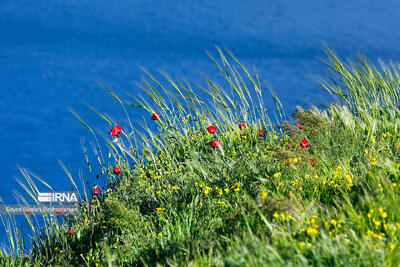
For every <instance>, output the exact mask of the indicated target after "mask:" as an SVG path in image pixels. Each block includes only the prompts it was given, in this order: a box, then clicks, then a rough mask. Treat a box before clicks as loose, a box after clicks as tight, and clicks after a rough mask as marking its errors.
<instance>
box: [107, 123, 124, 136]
mask: <svg viewBox="0 0 400 267" xmlns="http://www.w3.org/2000/svg"><path fill="white" fill-rule="evenodd" d="M108 133H109V134H111V136H117V137H121V126H118V125H114V126H113V127H112V128H111V130H110V131H109V132H108Z"/></svg>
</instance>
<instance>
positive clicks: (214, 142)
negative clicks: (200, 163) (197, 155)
mask: <svg viewBox="0 0 400 267" xmlns="http://www.w3.org/2000/svg"><path fill="white" fill-rule="evenodd" d="M210 146H212V147H213V148H219V147H220V146H222V143H221V141H218V140H213V141H211V142H210Z"/></svg>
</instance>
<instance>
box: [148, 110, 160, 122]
mask: <svg viewBox="0 0 400 267" xmlns="http://www.w3.org/2000/svg"><path fill="white" fill-rule="evenodd" d="M159 118H160V115H158V113H157V112H154V114H153V116H151V118H150V119H152V120H153V121H158V119H159Z"/></svg>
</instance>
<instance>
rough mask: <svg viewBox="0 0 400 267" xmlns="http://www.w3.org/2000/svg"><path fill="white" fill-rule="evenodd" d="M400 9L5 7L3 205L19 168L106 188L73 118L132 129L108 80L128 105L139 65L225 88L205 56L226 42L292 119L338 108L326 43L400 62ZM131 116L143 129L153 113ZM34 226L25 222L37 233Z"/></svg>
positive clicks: (1, 32)
mask: <svg viewBox="0 0 400 267" xmlns="http://www.w3.org/2000/svg"><path fill="white" fill-rule="evenodd" d="M398 10H400V2H399V1H385V0H380V1H365V0H363V1H362V0H353V1H343V0H335V1H332V0H324V1H307V0H303V1H288V0H281V1H267V0H262V1H261V0H260V1H234V0H229V1H228V0H222V1H218V0H217V1H178V0H170V1H166V0H152V1H144V0H135V1H116V0H98V1H89V0H79V1H74V0H70V1H61V0H46V1H45V0H35V1H32V0H0V90H1V96H0V129H1V133H0V145H1V151H0V181H1V186H0V197H1V198H2V199H3V201H4V202H6V203H16V200H15V195H14V192H15V191H19V192H21V191H23V189H22V188H21V187H20V186H19V184H18V183H17V182H16V179H15V178H16V177H17V178H18V177H19V179H23V178H22V175H21V174H20V172H19V169H18V166H21V167H24V168H27V169H29V170H30V171H32V172H33V173H35V174H36V175H38V176H39V177H41V178H42V179H44V180H45V181H46V182H47V183H48V184H49V185H51V186H52V187H53V188H54V189H55V190H60V191H66V190H69V189H70V188H71V187H70V183H69V179H68V177H67V175H66V174H65V172H64V171H63V170H62V168H61V167H60V166H59V164H58V161H57V160H58V159H60V160H61V161H62V162H63V163H64V164H65V165H66V166H67V168H68V169H69V170H70V172H71V174H72V176H73V177H74V178H75V179H76V180H77V181H79V180H80V178H79V177H80V176H81V177H82V179H83V181H85V182H87V183H88V184H91V185H93V184H94V183H97V182H98V181H97V180H96V177H95V174H94V173H90V172H88V170H87V166H86V162H85V159H84V155H83V153H82V148H81V141H83V140H84V142H85V144H86V146H87V147H88V148H89V149H90V144H89V142H90V141H91V140H93V139H92V137H91V134H90V132H89V131H88V130H87V129H86V128H85V127H84V126H83V125H82V124H81V123H80V122H79V121H78V120H77V119H76V118H75V117H74V116H73V115H72V114H71V113H70V112H69V111H68V109H67V108H68V107H70V108H71V109H73V110H74V111H75V112H76V113H77V114H79V115H80V116H81V117H82V118H83V119H84V120H85V122H86V123H88V124H89V125H90V126H91V127H92V128H93V129H94V130H96V131H100V132H107V131H108V130H109V129H108V126H107V124H106V123H105V121H104V120H102V119H101V118H100V117H99V116H98V115H96V114H95V113H94V112H93V111H91V110H90V109H89V108H88V107H87V106H86V105H91V106H93V107H95V108H96V109H97V110H99V111H101V112H103V113H106V114H108V115H109V116H111V117H112V118H113V119H114V120H115V121H118V122H119V124H121V125H122V126H124V125H126V124H127V122H126V117H125V115H124V114H123V110H122V108H121V106H120V105H119V104H118V103H116V101H115V100H114V99H113V98H112V97H111V96H110V95H109V94H108V93H106V92H105V90H104V89H102V88H101V87H100V86H99V85H98V82H100V83H102V84H104V85H106V86H107V87H108V88H110V89H112V90H113V91H114V92H115V93H116V94H117V95H118V96H119V97H121V98H122V99H128V96H127V93H131V94H136V95H137V94H139V90H140V89H139V87H138V86H137V83H138V82H140V81H141V79H142V76H143V72H142V71H141V69H140V68H141V67H143V68H145V69H147V70H148V71H150V72H151V73H155V75H156V77H160V75H158V74H157V73H158V72H157V71H158V70H163V71H165V72H167V73H169V74H170V75H171V76H172V77H175V78H178V79H182V78H185V79H186V80H188V81H191V82H193V83H198V82H200V83H201V81H202V78H201V74H202V73H204V74H206V75H208V76H210V77H211V78H212V79H215V80H217V81H219V80H220V79H221V76H220V75H219V74H218V70H217V68H216V67H215V66H214V65H213V63H212V62H211V60H210V59H209V58H208V57H207V55H206V54H205V52H204V50H208V51H210V52H211V53H214V54H215V55H216V50H215V45H218V46H219V47H221V48H228V49H230V50H231V51H232V52H233V53H234V54H235V55H236V56H237V57H238V58H239V59H240V60H241V62H242V63H243V64H244V65H245V66H246V67H248V68H252V66H253V65H254V66H256V68H257V71H258V74H259V76H260V78H261V82H262V85H263V86H264V89H265V101H266V103H267V104H268V105H270V106H271V108H273V102H272V100H271V98H270V96H269V93H268V88H273V90H274V91H275V92H276V93H277V95H278V96H279V98H280V100H281V102H282V104H283V105H284V108H285V110H286V112H287V113H288V114H290V113H291V112H293V111H294V109H295V107H296V105H300V106H303V107H305V108H307V107H308V106H309V105H311V104H314V105H319V104H321V103H327V102H328V101H330V99H331V98H330V96H329V95H328V94H327V93H325V92H324V91H323V90H322V88H321V86H320V85H319V84H318V83H317V82H316V76H317V75H320V76H322V77H325V78H326V77H328V76H327V75H328V74H327V73H328V68H327V67H326V66H325V65H324V64H323V63H322V62H321V60H320V58H325V55H324V50H323V44H322V42H325V43H326V44H327V45H329V47H331V48H332V49H334V50H335V51H336V52H337V53H338V54H339V56H341V57H342V58H346V57H349V56H352V55H355V54H356V53H357V52H361V53H363V54H366V55H367V56H368V57H369V58H371V59H372V60H373V61H374V62H376V61H377V59H378V58H382V59H391V60H395V61H396V60H398V59H399V57H400V31H399V29H400V27H399V26H400V15H399V11H398ZM128 112H130V114H131V117H133V118H134V120H137V121H141V120H143V119H144V116H148V115H147V114H145V113H143V112H141V111H139V110H137V109H135V108H133V107H128ZM146 119H148V118H147V117H146ZM104 146H105V144H104ZM91 161H95V158H94V157H92V158H91ZM79 173H81V175H79ZM40 189H44V187H43V186H41V187H40ZM24 220H25V219H24V217H23V216H20V217H18V218H17V221H18V222H19V223H22V226H21V227H22V229H23V230H24V232H25V233H26V234H27V235H29V229H28V228H27V225H26V223H25V224H24V223H23V221H24ZM4 240H5V233H4V231H3V226H2V225H0V241H4Z"/></svg>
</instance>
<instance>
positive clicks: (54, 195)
mask: <svg viewBox="0 0 400 267" xmlns="http://www.w3.org/2000/svg"><path fill="white" fill-rule="evenodd" d="M78 198H79V194H78V193H77V192H49V193H40V192H39V196H38V201H39V202H78Z"/></svg>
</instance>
